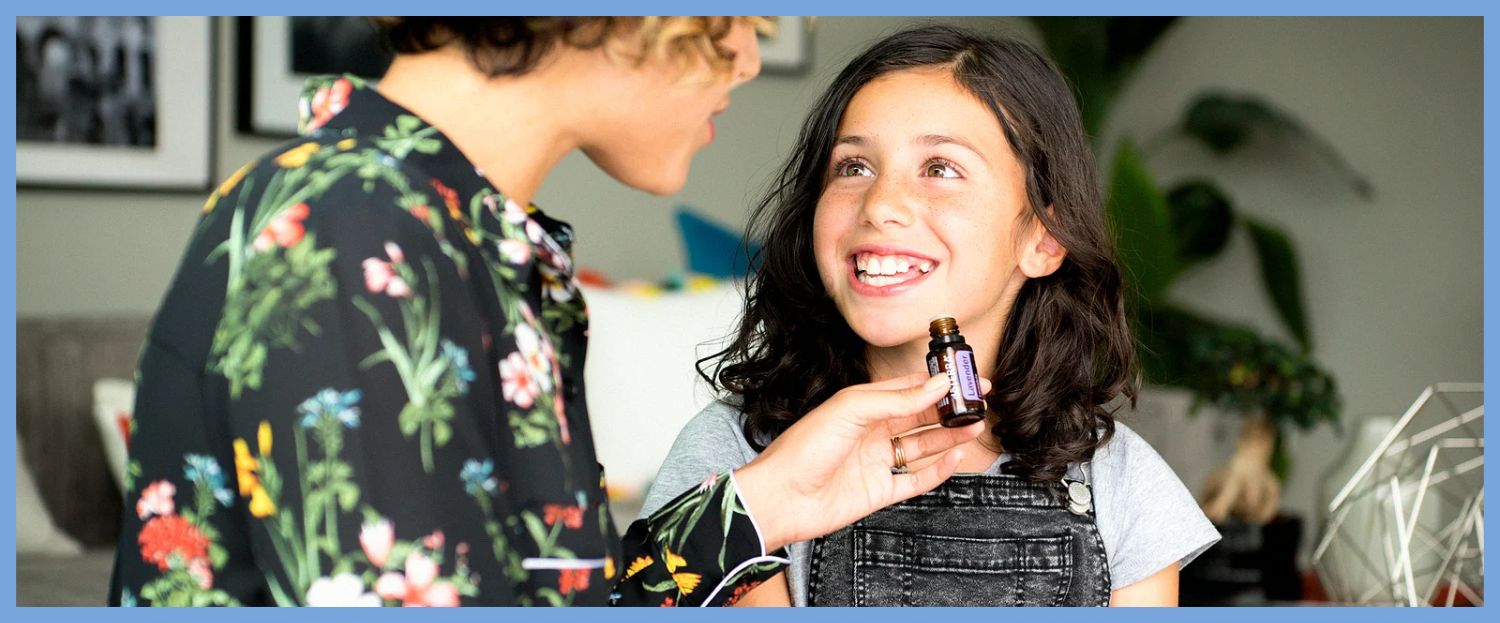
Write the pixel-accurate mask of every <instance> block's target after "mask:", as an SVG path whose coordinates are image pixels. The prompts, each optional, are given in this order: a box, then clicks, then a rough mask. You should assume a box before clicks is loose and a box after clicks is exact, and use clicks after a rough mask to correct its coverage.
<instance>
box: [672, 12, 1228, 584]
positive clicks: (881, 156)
mask: <svg viewBox="0 0 1500 623" xmlns="http://www.w3.org/2000/svg"><path fill="white" fill-rule="evenodd" d="M751 222H752V226H751V227H752V233H754V234H756V235H758V236H759V237H761V238H763V239H764V248H763V251H762V252H761V255H760V256H759V258H758V260H759V261H758V268H757V270H756V273H755V274H754V275H753V276H752V278H751V280H750V282H749V284H748V287H747V289H748V292H747V301H746V309H745V313H744V316H743V318H742V319H741V323H740V325H739V328H738V331H737V332H736V334H735V335H734V336H733V340H732V342H731V343H730V344H729V346H728V347H727V348H726V349H725V350H723V351H722V352H720V353H718V354H717V355H715V356H713V357H710V358H709V359H708V360H706V361H705V363H708V364H709V366H708V367H705V371H704V375H705V377H706V378H708V379H709V380H710V381H711V382H712V383H714V385H715V387H716V388H718V389H719V390H721V391H722V392H724V394H725V399H724V400H722V401H720V402H717V403H715V404H713V405H711V406H709V407H708V408H707V409H705V410H704V411H703V412H702V413H701V414H699V415H698V416H697V417H696V418H695V419H694V420H693V421H692V422H691V423H690V424H689V425H688V426H687V427H686V428H685V429H684V430H683V432H682V433H681V435H680V436H679V437H678V440H677V443H676V445H675V446H674V448H673V450H672V453H671V455H670V457H669V458H668V460H667V462H666V464H665V466H664V467H663V469H662V471H661V473H660V474H659V476H658V480H657V483H656V484H655V486H654V487H653V490H652V492H651V495H650V496H649V498H648V500H647V503H646V505H645V509H644V512H645V513H646V514H649V513H651V512H652V511H653V510H654V509H656V508H657V507H659V506H660V505H662V504H663V503H664V502H666V501H667V500H668V499H670V498H671V497H672V495H674V494H675V493H676V492H678V491H680V490H681V489H682V488H683V487H684V486H685V484H686V483H689V482H693V481H695V480H698V479H701V478H703V477H704V476H706V475H709V474H712V473H717V472H719V471H722V470H723V469H725V468H733V467H736V466H738V465H741V464H744V463H746V462H749V461H751V460H752V459H754V458H756V457H757V455H758V453H760V452H763V451H765V450H766V446H767V444H770V443H771V442H772V441H774V440H776V439H777V438H778V437H779V436H781V435H782V434H783V433H784V432H785V431H787V429H788V428H789V427H790V426H791V425H792V424H794V423H795V422H797V421H798V420H799V418H800V414H803V413H806V412H808V410H809V409H812V408H814V407H816V406H818V405H819V404H821V403H823V402H824V401H826V400H828V399H829V398H830V396H832V395H833V394H834V392H835V391H837V390H838V389H840V388H843V387H845V386H848V385H853V384H858V383H866V382H875V383H879V382H882V381H885V380H887V379H895V378H901V377H903V376H906V375H910V374H913V373H921V372H923V371H924V370H925V367H924V366H925V359H924V357H925V354H926V352H927V350H928V331H927V328H928V321H929V320H930V319H932V318H933V317H934V316H938V315H949V316H952V317H954V318H955V319H956V320H957V322H958V325H959V327H960V328H961V330H962V332H963V334H964V336H965V337H966V338H967V341H968V343H969V344H970V345H972V346H973V348H974V357H975V363H976V364H977V367H978V369H979V370H980V372H981V375H982V376H984V377H987V378H989V379H991V380H992V382H993V389H992V391H990V392H989V393H988V394H987V396H986V399H987V403H988V405H989V411H988V413H987V418H986V419H987V424H986V425H985V426H986V428H987V430H986V432H985V433H984V434H982V435H980V436H979V437H978V438H976V439H974V440H973V441H970V442H968V444H967V445H966V446H964V447H963V454H962V460H961V462H960V463H959V466H958V471H959V472H961V473H959V474H958V475H955V476H954V477H952V478H951V479H949V480H948V481H947V482H945V483H944V484H942V485H941V486H939V487H938V488H937V489H935V490H933V491H932V492H930V493H927V494H924V495H921V496H918V497H916V498H913V499H911V500H908V501H906V502H902V503H899V504H897V505H894V506H891V507H889V508H886V509H883V510H880V511H876V512H875V513H873V514H870V515H869V516H867V517H865V518H863V519H861V520H860V521H858V522H856V523H855V524H853V525H852V526H849V527H846V528H843V529H841V530H838V531H837V532H834V533H833V534H830V535H827V536H824V537H821V538H817V539H815V540H813V541H810V542H802V543H797V544H794V545H793V546H791V548H790V558H791V560H792V564H791V566H790V568H789V570H788V571H787V572H786V573H785V574H784V575H783V576H782V578H776V579H773V581H769V582H767V583H765V584H764V585H762V586H761V587H759V588H757V589H755V590H754V591H748V592H747V593H746V594H745V595H744V596H743V597H742V598H741V599H740V600H739V603H741V604H764V605H777V604H780V605H787V604H796V605H1106V604H1112V605H1131V604H1140V605H1172V604H1175V603H1176V599H1177V574H1178V570H1179V568H1180V567H1181V565H1183V564H1186V563H1187V562H1188V561H1190V560H1192V559H1193V558H1194V557H1196V556H1197V555H1198V554H1199V553H1201V552H1202V551H1203V550H1205V549H1206V548H1207V547H1209V546H1210V545H1212V544H1213V543H1214V542H1215V541H1217V539H1218V534H1217V533H1216V532H1215V531H1214V529H1213V527H1212V525H1211V524H1210V523H1209V522H1208V521H1207V520H1206V519H1205V518H1204V516H1203V514H1202V513H1201V512H1200V511H1199V510H1198V508H1197V505H1196V504H1195V503H1194V501H1193V499H1192V496H1191V495H1190V494H1189V493H1188V491H1187V490H1186V488H1185V487H1183V485H1182V483H1181V482H1180V481H1179V480H1178V479H1177V477H1176V475H1175V474H1173V473H1172V471H1171V469H1170V468H1169V467H1168V466H1167V465H1166V464H1165V463H1164V462H1163V461H1162V460H1161V458H1160V457H1159V456H1158V455H1157V454H1156V453H1155V452H1154V451H1152V449H1151V447H1150V446H1149V445H1148V444H1147V443H1146V442H1145V441H1143V440H1142V439H1141V438H1140V437H1139V436H1137V435H1136V434H1135V433H1134V432H1132V431H1131V430H1130V429H1129V428H1127V427H1125V426H1124V425H1122V424H1118V423H1116V422H1115V420H1114V416H1113V413H1114V409H1113V408H1111V407H1110V405H1118V404H1121V403H1122V402H1123V400H1125V399H1129V400H1133V399H1134V396H1135V393H1136V388H1137V386H1138V382H1139V381H1138V379H1139V376H1138V374H1137V372H1136V362H1135V353H1134V346H1133V343H1132V341H1131V337H1130V335H1131V334H1130V331H1129V328H1128V327H1127V325H1126V322H1125V316H1124V309H1123V298H1122V287H1123V284H1122V281H1121V275H1120V270H1119V267H1118V266H1117V264H1116V262H1115V260H1114V256H1113V248H1112V245H1111V243H1110V239H1109V235H1108V232H1107V229H1106V226H1105V219H1104V210H1103V207H1102V203H1101V199H1100V194H1099V188H1098V178H1097V176H1096V173H1095V169H1094V164H1093V156H1092V154H1091V152H1090V151H1089V146H1088V142H1087V141H1086V139H1085V137H1084V135H1083V130H1082V126H1081V123H1080V121H1079V115H1078V110H1077V107H1076V104H1075V103H1074V99H1073V95H1072V92H1071V90H1070V89H1069V87H1068V85H1067V83H1066V81H1065V80H1064V79H1063V77H1062V76H1061V75H1060V74H1059V72H1058V71H1057V70H1056V69H1055V68H1054V67H1053V66H1052V65H1051V64H1050V63H1049V62H1048V61H1047V60H1046V59H1045V58H1044V57H1043V56H1042V55H1041V54H1039V53H1038V52H1036V51H1035V50H1033V49H1032V48H1030V47H1029V46H1027V45H1025V44H1022V43H1020V42H1017V41H1014V40H1009V39H997V38H993V37H989V36H984V35H980V34H977V33H973V32H970V31H966V30H961V29H956V28H949V27H940V26H933V27H926V28H919V29H915V30H909V31H906V32H902V33H899V34H896V35H894V36H891V37H889V38H887V39H885V40H883V41H880V42H878V43H876V44H875V45H874V46H873V47H871V48H870V49H869V50H867V51H866V52H864V53H863V54H862V55H861V56H859V57H858V58H856V59H855V60H854V61H853V62H851V63H850V64H849V65H848V66H847V67H846V68H845V69H844V71H843V72H842V73H841V74H840V75H839V77H838V78H837V79H836V80H835V81H834V83H833V84H832V85H831V86H830V87H829V89H828V91H827V92H826V93H825V94H824V95H823V97H822V98H821V99H820V100H819V101H818V103H817V104H816V105H815V106H814V108H813V111H812V113H811V114H810V115H809V117H808V120H807V122H806V124H805V126H804V127H803V130H802V133H801V136H800V137H799V139H798V144H797V148H796V149H795V151H794V153H793V154H792V156H791V158H790V160H789V162H788V163H787V164H786V166H785V167H784V169H783V171H782V173H781V176H780V178H779V180H778V183H777V184H776V186H775V188H774V190H773V191H772V192H771V193H770V195H769V196H768V197H767V198H766V199H765V200H764V201H763V202H762V204H761V205H760V207H759V209H758V210H757V211H756V213H755V214H754V216H753V217H752V221H751ZM891 443H892V446H893V448H892V450H893V452H892V461H891V464H892V465H893V467H894V468H895V469H897V471H899V470H900V469H918V468H920V467H922V466H923V465H924V462H923V461H913V462H912V463H911V465H910V466H907V465H906V464H905V460H904V458H905V457H912V456H923V455H924V454H925V453H924V452H923V448H922V447H921V446H922V444H921V443H920V440H918V439H915V438H912V437H906V436H898V437H895V438H892V440H891ZM759 468H760V467H759V466H758V465H757V464H751V465H748V466H746V467H744V468H742V469H741V470H740V473H753V472H754V471H756V470H757V469H759ZM783 578H784V579H783Z"/></svg>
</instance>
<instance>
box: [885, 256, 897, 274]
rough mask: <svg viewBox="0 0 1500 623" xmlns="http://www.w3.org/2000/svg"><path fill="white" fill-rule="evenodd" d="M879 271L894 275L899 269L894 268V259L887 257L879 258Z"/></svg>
mask: <svg viewBox="0 0 1500 623" xmlns="http://www.w3.org/2000/svg"><path fill="white" fill-rule="evenodd" d="M880 272H882V273H884V274H887V275H894V274H896V273H898V272H901V271H898V270H896V259H895V258H891V257H888V258H885V259H883V260H880Z"/></svg>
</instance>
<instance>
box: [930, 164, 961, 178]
mask: <svg viewBox="0 0 1500 623" xmlns="http://www.w3.org/2000/svg"><path fill="white" fill-rule="evenodd" d="M923 173H925V174H926V175H927V177H946V178H956V177H959V175H958V170H957V169H955V168H954V167H953V165H951V164H949V163H947V162H943V161H941V160H934V161H932V162H929V163H927V168H926V169H924V170H923Z"/></svg>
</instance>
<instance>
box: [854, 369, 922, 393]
mask: <svg viewBox="0 0 1500 623" xmlns="http://www.w3.org/2000/svg"><path fill="white" fill-rule="evenodd" d="M929 378H932V375H930V374H922V373H920V372H914V373H912V374H906V375H902V376H898V377H896V378H892V379H886V380H884V381H875V382H874V383H865V384H864V385H856V386H855V387H858V388H860V389H906V388H908V387H916V386H918V385H921V384H923V383H926V382H927V379H929Z"/></svg>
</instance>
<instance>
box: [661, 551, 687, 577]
mask: <svg viewBox="0 0 1500 623" xmlns="http://www.w3.org/2000/svg"><path fill="white" fill-rule="evenodd" d="M666 552H667V573H673V572H675V571H677V568H678V567H685V566H687V560H686V559H684V558H683V557H681V556H678V555H677V554H673V553H672V550H666Z"/></svg>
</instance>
